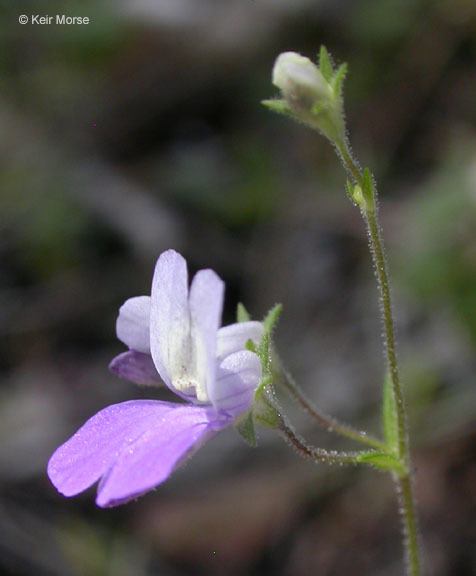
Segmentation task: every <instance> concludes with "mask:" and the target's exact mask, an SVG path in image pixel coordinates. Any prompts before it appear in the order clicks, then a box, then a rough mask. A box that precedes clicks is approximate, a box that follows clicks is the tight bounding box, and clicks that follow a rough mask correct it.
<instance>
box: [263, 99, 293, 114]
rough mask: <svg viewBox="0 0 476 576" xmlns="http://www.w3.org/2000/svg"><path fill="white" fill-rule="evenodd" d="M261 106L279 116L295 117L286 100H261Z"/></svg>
mask: <svg viewBox="0 0 476 576" xmlns="http://www.w3.org/2000/svg"><path fill="white" fill-rule="evenodd" d="M261 104H263V106H266V108H269V109H270V110H272V111H273V112H277V113H278V114H287V115H289V116H293V111H292V110H291V108H290V107H289V104H288V103H287V102H286V100H281V99H279V98H273V99H271V100H261Z"/></svg>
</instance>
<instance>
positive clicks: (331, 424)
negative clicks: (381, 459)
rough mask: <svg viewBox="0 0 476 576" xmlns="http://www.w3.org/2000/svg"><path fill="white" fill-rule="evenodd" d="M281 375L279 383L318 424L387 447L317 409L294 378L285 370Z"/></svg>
mask: <svg viewBox="0 0 476 576" xmlns="http://www.w3.org/2000/svg"><path fill="white" fill-rule="evenodd" d="M281 376H282V378H281V379H280V380H279V383H280V384H282V385H283V387H284V388H285V389H286V390H287V391H288V393H289V394H290V395H291V396H292V397H293V398H294V400H296V402H297V403H298V404H299V405H300V406H301V408H302V409H303V410H305V411H306V412H307V413H308V414H309V415H310V416H311V418H313V419H314V420H316V422H318V424H320V425H321V426H322V427H324V428H326V429H327V430H329V431H331V432H335V433H336V434H339V435H340V436H345V437H346V438H350V439H351V440H356V441H357V442H361V443H362V444H366V445H367V446H371V447H372V448H377V449H378V450H386V449H387V446H386V444H385V443H384V442H382V441H381V440H379V439H378V438H375V437H374V436H372V435H371V434H367V433H366V432H363V431H361V430H356V429H355V428H353V427H352V426H349V425H347V424H342V423H340V422H338V421H337V420H336V419H335V418H332V417H331V416H328V415H327V414H323V413H322V412H321V411H319V410H317V409H316V408H315V407H314V406H313V405H312V404H311V402H310V401H309V400H308V399H307V398H306V396H305V395H304V393H303V391H302V390H301V389H300V388H299V386H298V385H297V384H296V382H295V381H294V379H293V378H292V377H291V376H290V375H289V374H288V373H287V372H285V371H284V370H281Z"/></svg>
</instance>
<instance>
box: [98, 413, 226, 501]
mask: <svg viewBox="0 0 476 576" xmlns="http://www.w3.org/2000/svg"><path fill="white" fill-rule="evenodd" d="M157 415H158V418H157V420H156V421H155V423H154V425H153V426H151V427H150V428H149V429H148V430H147V431H146V432H145V433H144V434H143V435H142V436H140V437H139V438H138V439H137V440H136V441H135V442H133V443H131V444H129V445H127V446H125V447H124V448H123V449H122V450H121V453H120V454H119V456H118V457H117V459H116V460H115V461H114V463H113V465H112V466H111V468H110V469H109V471H108V472H107V473H106V474H105V475H104V477H103V479H102V480H101V482H100V484H99V488H98V494H97V498H96V504H97V505H98V506H102V507H105V506H115V505H117V504H122V503H123V502H126V501H128V500H130V499H131V498H135V497H137V496H139V495H141V494H142V493H144V492H146V491H147V490H150V489H151V488H154V487H155V486H157V485H158V484H160V483H161V482H163V481H164V480H166V479H167V478H168V476H169V475H170V474H171V472H173V470H174V469H175V468H176V467H177V466H179V465H180V464H181V463H182V462H183V461H184V460H185V459H186V458H187V457H189V456H191V455H192V454H193V453H195V452H196V451H197V450H198V449H199V448H200V447H201V446H202V444H203V443H204V442H206V441H207V440H208V439H210V438H211V437H212V436H214V435H215V434H216V432H217V431H218V430H219V429H222V428H224V427H226V426H228V425H229V424H230V423H231V420H230V419H228V420H222V421H221V422H217V421H216V413H215V412H214V411H213V410H212V409H210V408H205V407H201V406H190V405H180V404H168V405H166V404H165V403H164V404H163V406H162V407H161V408H160V410H159V411H158V414H157Z"/></svg>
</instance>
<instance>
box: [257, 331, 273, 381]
mask: <svg viewBox="0 0 476 576" xmlns="http://www.w3.org/2000/svg"><path fill="white" fill-rule="evenodd" d="M255 354H257V356H258V358H259V359H260V362H261V370H262V372H263V374H268V373H269V364H270V357H269V332H265V333H264V335H263V337H262V338H261V340H260V342H259V344H258V347H257V348H256V352H255Z"/></svg>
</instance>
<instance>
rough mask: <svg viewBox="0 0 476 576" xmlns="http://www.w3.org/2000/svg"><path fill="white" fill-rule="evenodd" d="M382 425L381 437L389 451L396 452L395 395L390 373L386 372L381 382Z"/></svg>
mask: <svg viewBox="0 0 476 576" xmlns="http://www.w3.org/2000/svg"><path fill="white" fill-rule="evenodd" d="M382 427H383V438H384V440H385V444H386V445H387V447H388V449H389V451H390V452H392V453H393V454H397V453H398V423H397V407H396V405H395V395H394V393H393V388H392V381H391V379H390V374H389V373H387V374H386V376H385V379H384V382H383V394H382Z"/></svg>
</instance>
